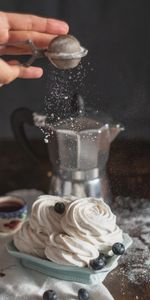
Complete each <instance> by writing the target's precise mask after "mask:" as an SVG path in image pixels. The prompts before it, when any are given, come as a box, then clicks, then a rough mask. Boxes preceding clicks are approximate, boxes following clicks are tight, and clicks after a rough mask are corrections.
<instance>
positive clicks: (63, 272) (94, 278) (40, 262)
mask: <svg viewBox="0 0 150 300" xmlns="http://www.w3.org/2000/svg"><path fill="white" fill-rule="evenodd" d="M123 239H124V246H125V248H126V249H127V248H128V247H129V246H130V245H131V244H132V239H131V238H130V237H129V235H128V234H125V233H124V234H123ZM7 251H8V252H9V253H10V254H11V255H13V256H15V257H17V258H19V259H20V260H21V264H22V265H23V266H24V267H27V268H30V269H33V270H36V271H38V272H41V273H43V274H45V275H48V276H50V277H54V278H57V279H61V280H68V281H75V282H80V283H84V284H92V283H94V284H96V283H97V282H102V281H103V280H104V279H105V277H106V276H107V274H108V273H109V272H110V271H112V270H113V269H114V268H116V267H117V265H118V259H119V257H120V256H116V255H114V256H112V257H111V258H109V260H108V262H107V265H106V266H105V267H104V268H103V269H102V270H100V271H93V270H91V269H89V268H80V267H73V266H62V265H59V264H56V263H54V262H51V261H49V260H45V259H41V258H39V257H35V256H32V255H28V254H25V253H22V252H19V251H18V250H17V249H16V247H15V246H14V244H13V242H12V241H11V242H9V243H8V244H7Z"/></svg>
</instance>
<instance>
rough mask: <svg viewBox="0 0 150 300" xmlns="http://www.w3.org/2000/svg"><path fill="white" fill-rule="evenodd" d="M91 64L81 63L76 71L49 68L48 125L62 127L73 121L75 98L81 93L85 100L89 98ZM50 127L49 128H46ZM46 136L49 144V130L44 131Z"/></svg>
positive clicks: (46, 101)
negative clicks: (88, 86)
mask: <svg viewBox="0 0 150 300" xmlns="http://www.w3.org/2000/svg"><path fill="white" fill-rule="evenodd" d="M92 71H93V68H91V66H90V63H89V62H86V63H85V62H84V63H81V62H80V64H79V65H78V66H77V67H76V68H74V69H69V70H59V69H56V68H55V69H54V68H49V69H48V70H47V79H46V88H45V91H46V93H45V97H44V115H45V116H46V123H47V124H49V125H51V124H53V126H55V125H57V126H58V125H59V126H60V125H61V122H62V121H63V120H65V119H68V118H69V120H70V122H71V121H73V117H74V107H73V97H74V95H75V94H77V93H79V94H81V95H82V96H83V97H84V98H86V97H87V96H88V93H89V91H88V88H87V86H86V84H87V78H88V74H89V72H92ZM46 127H48V126H46ZM42 131H43V133H44V135H45V142H48V137H49V135H52V134H53V132H52V131H51V132H50V133H49V131H48V130H46V129H44V130H43V129H42Z"/></svg>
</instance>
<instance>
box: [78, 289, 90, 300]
mask: <svg viewBox="0 0 150 300" xmlns="http://www.w3.org/2000/svg"><path fill="white" fill-rule="evenodd" d="M78 299H79V300H89V293H88V291H87V290H86V289H83V288H82V289H80V290H78Z"/></svg>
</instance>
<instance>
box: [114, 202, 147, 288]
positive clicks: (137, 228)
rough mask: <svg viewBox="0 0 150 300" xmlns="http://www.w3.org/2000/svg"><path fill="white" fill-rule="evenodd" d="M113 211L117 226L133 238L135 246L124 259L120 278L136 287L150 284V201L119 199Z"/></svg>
mask: <svg viewBox="0 0 150 300" xmlns="http://www.w3.org/2000/svg"><path fill="white" fill-rule="evenodd" d="M115 200H116V201H115V203H114V205H113V210H114V212H115V214H116V215H117V224H119V225H120V227H122V229H123V230H124V231H125V232H128V233H129V234H130V236H131V237H132V238H133V245H132V247H131V248H129V250H128V253H127V254H126V255H125V256H124V257H123V258H122V263H123V265H124V267H123V268H120V276H122V278H123V277H124V276H125V277H127V279H128V280H129V281H130V282H131V283H134V284H136V285H140V284H142V283H147V282H150V201H149V200H148V199H136V200H134V199H131V198H129V197H128V198H123V197H117V198H116V199H115Z"/></svg>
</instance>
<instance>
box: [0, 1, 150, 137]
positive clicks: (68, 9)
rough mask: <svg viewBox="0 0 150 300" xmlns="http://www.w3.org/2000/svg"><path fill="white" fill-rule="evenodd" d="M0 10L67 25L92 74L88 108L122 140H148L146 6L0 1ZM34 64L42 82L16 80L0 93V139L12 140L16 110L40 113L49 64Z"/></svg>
mask: <svg viewBox="0 0 150 300" xmlns="http://www.w3.org/2000/svg"><path fill="white" fill-rule="evenodd" d="M0 10H3V11H11V12H13V11H14V12H25V13H32V14H37V15H41V16H47V17H53V18H59V19H64V20H66V21H67V22H68V23H69V25H70V33H71V34H73V35H75V36H76V37H77V38H78V39H79V40H80V41H81V44H82V45H84V46H85V47H86V48H87V49H88V50H89V54H88V57H87V58H86V59H85V64H86V63H87V61H88V62H90V66H91V67H92V69H93V71H90V70H89V72H88V73H89V74H88V80H87V83H86V85H85V87H84V90H83V91H82V90H81V93H83V94H85V102H86V105H88V104H92V105H93V107H96V108H97V109H99V110H104V111H105V112H106V113H107V114H108V115H109V116H111V117H112V118H113V119H115V120H117V121H118V122H121V123H123V124H124V125H125V128H126V131H125V132H124V133H121V135H120V138H121V137H122V138H123V137H125V138H128V139H132V140H133V139H149V127H150V118H149V117H150V105H149V101H150V100H149V95H150V84H149V81H150V17H149V16H150V4H149V1H145V0H122V1H121V0H113V1H112V0H92V1H90V0H82V1H81V0H76V1H70V0H42V1H41V0H36V1H35V0H28V1H20V0H12V1H10V0H1V1H0ZM36 64H37V65H40V66H43V68H44V70H45V75H44V76H43V77H42V79H38V80H20V79H17V80H16V81H14V82H13V83H11V84H10V85H8V86H5V87H3V88H1V89H0V98H1V99H0V138H5V137H7V138H10V137H11V138H12V137H13V134H12V131H11V126H10V115H11V113H12V112H13V111H14V110H15V109H16V108H18V107H22V106H24V107H29V108H31V109H33V110H35V111H39V112H42V111H43V106H44V97H45V82H46V81H47V76H48V72H47V60H46V59H43V60H39V61H38V62H36ZM50 68H51V67H50ZM49 80H50V79H49ZM85 90H86V91H88V93H87V94H86V93H85ZM33 134H34V133H33Z"/></svg>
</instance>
